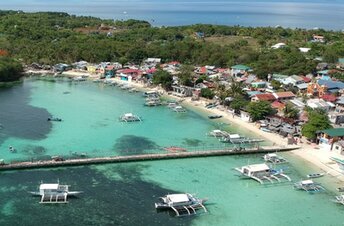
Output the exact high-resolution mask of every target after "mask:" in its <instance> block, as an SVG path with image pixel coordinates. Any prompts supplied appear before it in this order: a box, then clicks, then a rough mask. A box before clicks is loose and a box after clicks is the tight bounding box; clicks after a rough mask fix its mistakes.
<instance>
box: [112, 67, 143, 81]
mask: <svg viewBox="0 0 344 226" xmlns="http://www.w3.org/2000/svg"><path fill="white" fill-rule="evenodd" d="M141 75H142V71H141V70H138V69H121V70H117V73H116V76H118V77H119V78H120V79H121V80H123V81H129V82H130V81H132V80H138V79H139V77H140V76H141Z"/></svg>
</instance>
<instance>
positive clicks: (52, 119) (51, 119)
mask: <svg viewBox="0 0 344 226" xmlns="http://www.w3.org/2000/svg"><path fill="white" fill-rule="evenodd" d="M48 121H54V122H61V121H62V119H60V118H56V117H49V118H48Z"/></svg>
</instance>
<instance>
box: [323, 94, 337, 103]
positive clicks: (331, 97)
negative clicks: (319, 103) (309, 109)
mask: <svg viewBox="0 0 344 226" xmlns="http://www.w3.org/2000/svg"><path fill="white" fill-rule="evenodd" d="M321 99H323V100H324V101H328V102H332V103H335V102H336V100H337V97H336V96H335V95H333V94H325V95H323V96H322V97H321Z"/></svg>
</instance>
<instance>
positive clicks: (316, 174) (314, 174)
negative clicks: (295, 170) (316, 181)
mask: <svg viewBox="0 0 344 226" xmlns="http://www.w3.org/2000/svg"><path fill="white" fill-rule="evenodd" d="M324 175H325V174H324V173H311V174H307V178H318V177H322V176H324Z"/></svg>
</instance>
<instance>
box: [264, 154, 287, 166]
mask: <svg viewBox="0 0 344 226" xmlns="http://www.w3.org/2000/svg"><path fill="white" fill-rule="evenodd" d="M264 160H265V161H266V162H271V163H273V164H281V163H286V162H287V160H286V159H285V158H283V157H281V156H279V155H277V154H275V153H269V154H266V155H264Z"/></svg>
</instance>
